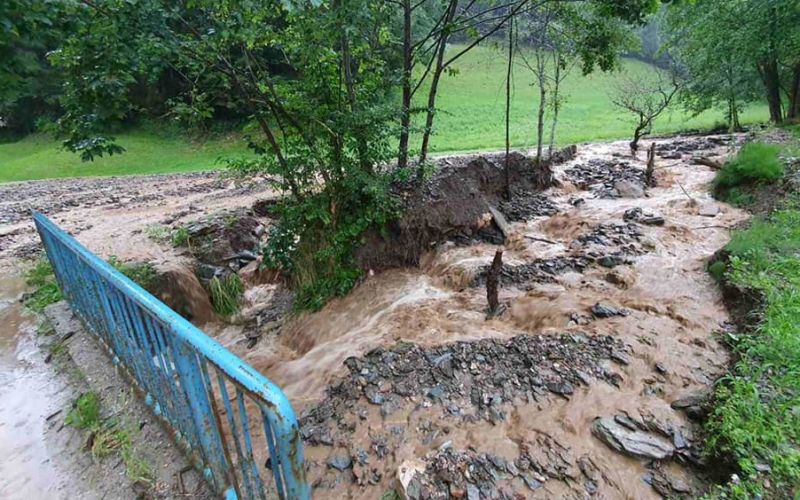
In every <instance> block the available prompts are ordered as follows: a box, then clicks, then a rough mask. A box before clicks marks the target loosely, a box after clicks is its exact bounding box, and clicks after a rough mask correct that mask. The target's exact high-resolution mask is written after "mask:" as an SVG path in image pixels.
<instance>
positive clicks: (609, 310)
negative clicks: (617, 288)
mask: <svg viewBox="0 0 800 500" xmlns="http://www.w3.org/2000/svg"><path fill="white" fill-rule="evenodd" d="M592 314H593V315H594V317H595V318H611V317H614V316H627V315H628V314H627V311H624V310H622V309H617V308H616V307H613V306H610V305H608V304H602V303H600V302H598V303H596V304H595V305H593V306H592Z"/></svg>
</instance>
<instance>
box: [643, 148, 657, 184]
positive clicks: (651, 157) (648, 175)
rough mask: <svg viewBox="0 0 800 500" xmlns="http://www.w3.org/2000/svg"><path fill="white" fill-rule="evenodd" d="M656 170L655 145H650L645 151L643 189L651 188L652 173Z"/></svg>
mask: <svg viewBox="0 0 800 500" xmlns="http://www.w3.org/2000/svg"><path fill="white" fill-rule="evenodd" d="M655 170H656V143H655V142H651V143H650V149H648V150H647V168H646V169H645V171H644V185H645V187H653V186H654V185H655V184H654V183H653V173H654V172H655Z"/></svg>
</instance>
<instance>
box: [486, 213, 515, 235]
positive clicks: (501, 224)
mask: <svg viewBox="0 0 800 500" xmlns="http://www.w3.org/2000/svg"><path fill="white" fill-rule="evenodd" d="M489 213H491V214H492V219H494V223H495V224H497V227H498V228H499V229H500V232H501V233H503V237H505V239H508V237H509V236H510V235H511V226H510V225H509V223H508V221H507V220H506V218H505V217H504V216H503V214H501V213H500V211H499V210H497V209H496V208H494V207H493V206H491V205H489Z"/></svg>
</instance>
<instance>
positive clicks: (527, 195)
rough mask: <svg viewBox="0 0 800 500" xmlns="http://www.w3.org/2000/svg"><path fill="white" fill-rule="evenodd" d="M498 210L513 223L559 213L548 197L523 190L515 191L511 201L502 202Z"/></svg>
mask: <svg viewBox="0 0 800 500" xmlns="http://www.w3.org/2000/svg"><path fill="white" fill-rule="evenodd" d="M498 208H499V210H500V212H502V213H503V215H505V216H506V218H507V219H508V220H509V221H511V222H522V221H528V220H531V219H533V218H534V217H541V216H544V215H555V214H557V213H558V208H556V206H555V204H553V202H552V201H550V199H549V198H548V197H547V196H545V195H543V194H540V193H534V192H531V191H525V190H521V189H517V190H514V193H513V196H512V198H511V201H501V202H500V204H499V207H498Z"/></svg>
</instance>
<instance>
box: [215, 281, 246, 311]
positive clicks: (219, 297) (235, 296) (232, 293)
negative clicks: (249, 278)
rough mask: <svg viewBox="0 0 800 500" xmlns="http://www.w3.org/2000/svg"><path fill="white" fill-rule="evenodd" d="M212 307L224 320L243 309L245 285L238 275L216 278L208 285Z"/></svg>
mask: <svg viewBox="0 0 800 500" xmlns="http://www.w3.org/2000/svg"><path fill="white" fill-rule="evenodd" d="M208 291H209V295H210V296H211V306H212V307H213V308H214V312H216V313H217V314H219V315H220V316H222V317H223V318H227V317H230V316H232V315H234V314H236V313H237V312H239V309H240V308H241V299H242V294H243V293H244V283H242V279H241V278H239V275H238V274H230V275H228V276H225V277H223V278H217V277H214V278H212V279H211V282H210V283H209V284H208Z"/></svg>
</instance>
